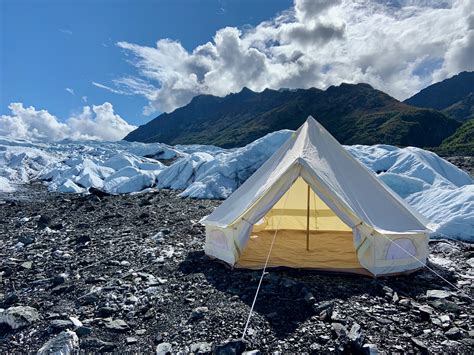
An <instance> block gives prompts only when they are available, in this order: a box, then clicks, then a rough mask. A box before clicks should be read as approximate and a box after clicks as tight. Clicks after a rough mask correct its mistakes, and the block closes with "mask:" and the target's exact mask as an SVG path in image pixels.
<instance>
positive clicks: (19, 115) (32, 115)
mask: <svg viewBox="0 0 474 355" xmlns="http://www.w3.org/2000/svg"><path fill="white" fill-rule="evenodd" d="M8 107H9V109H10V110H11V115H0V136H7V137H11V138H21V139H26V140H32V141H60V140H63V139H72V140H106V141H116V140H120V139H122V138H123V137H125V135H127V134H128V133H129V132H131V131H132V130H134V129H135V128H136V127H135V126H132V125H130V124H128V123H127V122H126V121H125V120H123V119H122V118H121V117H120V116H119V115H117V114H115V113H114V109H113V106H112V104H110V103H108V102H105V103H103V104H102V105H98V106H95V105H93V106H92V107H91V106H84V107H83V109H82V112H81V113H80V114H79V115H75V116H72V117H69V118H68V119H67V120H66V121H65V122H60V121H59V120H58V119H57V118H56V117H55V116H53V115H51V114H50V113H49V112H48V111H46V110H40V111H37V110H36V109H35V108H34V107H33V106H30V107H26V108H25V107H24V106H23V104H22V103H11V104H10V105H9V106H8Z"/></svg>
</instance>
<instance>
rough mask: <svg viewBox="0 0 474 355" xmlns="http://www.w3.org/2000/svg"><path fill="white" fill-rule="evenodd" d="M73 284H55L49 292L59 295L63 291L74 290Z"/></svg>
mask: <svg viewBox="0 0 474 355" xmlns="http://www.w3.org/2000/svg"><path fill="white" fill-rule="evenodd" d="M74 288H75V286H74V285H73V284H62V285H58V286H55V287H53V288H52V289H51V293H52V294H55V295H61V294H64V293H69V292H71V291H72V290H74Z"/></svg>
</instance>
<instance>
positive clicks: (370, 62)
mask: <svg viewBox="0 0 474 355" xmlns="http://www.w3.org/2000/svg"><path fill="white" fill-rule="evenodd" d="M473 13H474V2H472V1H463V0H295V3H294V6H293V7H292V8H290V9H288V10H286V11H283V12H282V13H280V14H278V15H276V17H275V18H273V19H271V20H269V21H265V22H262V23H260V24H258V25H257V26H255V27H249V26H247V27H244V28H242V29H238V28H235V27H226V28H223V29H220V30H218V31H217V32H216V34H215V36H214V37H213V38H212V41H209V42H207V43H205V44H202V45H199V46H197V47H196V48H194V49H193V50H192V51H191V52H189V51H187V50H186V49H185V48H183V46H182V45H181V44H180V43H179V42H178V41H174V40H171V39H160V40H158V41H157V43H156V46H155V47H147V46H143V45H138V44H134V43H129V42H118V43H117V45H118V46H119V47H120V48H122V49H123V50H124V51H125V52H127V54H132V58H133V60H132V61H131V62H132V64H133V65H134V66H135V67H136V69H137V74H136V75H135V77H126V78H116V79H115V80H113V82H112V83H111V84H108V83H106V84H101V83H94V85H96V86H99V87H102V88H104V89H107V90H110V91H112V92H115V93H118V94H125V95H133V94H137V95H142V96H144V97H146V98H147V99H148V102H149V103H148V106H147V107H145V109H144V112H145V113H153V112H156V111H165V112H169V111H172V110H174V109H175V108H177V107H180V106H183V105H185V104H187V103H188V102H189V101H190V100H191V99H192V98H193V97H194V96H196V95H199V94H212V95H218V96H223V95H226V94H229V93H232V92H238V91H240V90H241V89H242V88H243V87H244V86H247V87H249V88H250V89H252V90H255V91H261V90H263V89H265V88H273V89H279V88H281V87H286V88H309V87H319V88H326V87H328V86H330V85H337V84H340V83H341V82H350V83H355V82H366V83H369V84H371V85H373V86H374V87H376V88H378V89H381V90H383V91H386V92H388V93H389V94H391V95H393V96H394V97H396V98H398V99H405V98H407V97H409V96H411V95H413V94H414V93H416V92H417V91H418V90H420V89H422V88H423V87H425V86H427V85H429V84H431V83H433V82H435V81H439V80H442V79H445V78H446V77H449V76H452V75H454V74H457V73H458V72H460V71H462V70H474V61H473V60H472V58H473V57H474V55H473V54H474V53H473V51H474V17H473V15H472V14H473Z"/></svg>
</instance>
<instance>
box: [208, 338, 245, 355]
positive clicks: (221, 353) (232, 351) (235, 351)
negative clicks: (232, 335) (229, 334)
mask: <svg viewBox="0 0 474 355" xmlns="http://www.w3.org/2000/svg"><path fill="white" fill-rule="evenodd" d="M246 348H247V343H246V342H245V341H243V340H229V341H227V342H225V343H222V344H219V345H216V346H215V347H214V351H213V353H214V354H215V355H241V354H242V353H243V352H244V351H245V349H246Z"/></svg>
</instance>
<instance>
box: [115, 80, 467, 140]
mask: <svg viewBox="0 0 474 355" xmlns="http://www.w3.org/2000/svg"><path fill="white" fill-rule="evenodd" d="M309 115H312V116H313V117H315V118H316V119H317V120H318V121H319V122H320V123H321V124H323V126H325V127H326V128H327V129H328V130H329V131H330V132H331V133H332V134H333V135H334V136H335V137H336V139H338V140H339V141H340V142H341V143H342V144H376V143H385V144H393V145H405V146H406V145H413V146H419V147H423V146H436V145H439V144H440V143H441V141H442V140H443V139H445V138H446V137H448V136H449V135H450V134H452V133H453V132H454V131H455V130H456V129H457V128H458V127H459V126H460V124H459V123H458V122H457V121H455V120H452V119H450V118H448V117H446V116H445V115H444V114H442V113H440V112H438V111H435V110H432V109H424V108H423V109H422V108H416V107H412V106H409V105H407V104H405V103H402V102H400V101H398V100H396V99H394V98H393V97H391V96H389V95H388V94H386V93H384V92H382V91H380V90H376V89H374V88H373V87H372V86H370V85H369V84H365V83H360V84H347V83H342V84H341V85H338V86H330V87H328V88H327V89H326V90H321V89H317V88H310V89H296V90H272V89H265V90H263V91H262V92H254V91H252V90H250V89H248V88H243V89H242V90H241V91H240V92H239V93H234V94H229V95H227V96H225V97H217V96H212V95H198V96H196V97H194V98H193V99H192V100H191V102H190V103H189V104H188V105H186V106H183V107H180V108H178V109H176V110H175V111H173V112H171V113H164V114H161V115H160V116H158V117H157V118H155V119H153V120H152V121H150V122H148V123H147V124H145V125H143V126H140V127H139V128H137V129H136V130H135V131H133V132H131V133H130V134H129V135H127V137H125V138H124V139H125V140H127V141H140V142H146V143H151V142H162V143H168V144H212V145H217V146H221V147H224V148H232V147H237V146H243V145H245V144H248V143H250V142H252V141H254V140H255V139H257V138H260V137H262V136H264V135H265V134H267V133H269V132H273V131H276V130H280V129H297V128H298V127H299V126H300V125H301V124H302V123H303V122H304V120H305V119H306V118H307V117H308V116H309Z"/></svg>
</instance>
